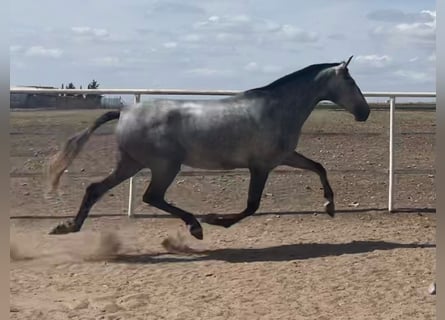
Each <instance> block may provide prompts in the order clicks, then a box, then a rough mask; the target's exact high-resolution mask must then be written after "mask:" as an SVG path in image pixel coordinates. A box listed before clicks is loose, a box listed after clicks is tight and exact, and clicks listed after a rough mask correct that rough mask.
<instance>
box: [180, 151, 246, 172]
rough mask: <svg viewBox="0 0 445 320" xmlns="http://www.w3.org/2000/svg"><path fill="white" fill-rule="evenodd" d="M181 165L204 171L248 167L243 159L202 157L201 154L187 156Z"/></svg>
mask: <svg viewBox="0 0 445 320" xmlns="http://www.w3.org/2000/svg"><path fill="white" fill-rule="evenodd" d="M183 163H184V164H185V165H186V166H189V167H192V168H197V169H206V170H232V169H237V168H247V167H248V163H247V161H246V160H245V159H243V158H241V159H240V158H236V157H233V158H226V157H218V156H217V155H216V154H212V155H207V156H203V155H202V154H201V155H199V154H189V155H187V156H186V158H185V159H184V161H183Z"/></svg>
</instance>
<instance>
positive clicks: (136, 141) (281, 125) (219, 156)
mask: <svg viewBox="0 0 445 320" xmlns="http://www.w3.org/2000/svg"><path fill="white" fill-rule="evenodd" d="M351 58H352V56H351V57H350V58H349V59H348V61H347V62H345V61H343V62H340V63H323V64H314V65H310V66H308V67H306V68H304V69H301V70H299V71H296V72H294V73H291V74H288V75H286V76H284V77H282V78H280V79H278V80H276V81H274V82H272V83H270V84H268V85H266V86H264V87H260V88H255V89H251V90H247V91H244V92H241V93H239V94H237V95H235V96H231V97H228V98H222V99H217V100H212V99H207V100H191V99H190V100H187V99H186V100H174V99H154V100H150V101H144V102H141V103H137V104H134V105H131V106H127V107H125V108H123V109H122V110H121V111H110V112H107V113H105V114H103V115H102V116H100V117H99V118H97V119H96V120H95V122H94V123H93V124H92V125H91V126H90V127H88V128H86V129H85V130H83V131H81V132H79V133H77V134H75V135H74V136H72V137H71V138H70V139H68V141H67V142H66V143H65V145H64V146H63V148H62V149H61V151H60V152H59V153H57V154H56V155H55V156H54V157H53V158H52V159H51V161H50V163H49V179H50V183H51V186H52V188H53V189H56V188H57V186H58V184H59V181H60V178H61V175H62V173H63V172H64V171H65V169H66V168H67V167H68V166H69V165H70V163H71V162H72V161H73V159H74V158H75V157H76V155H77V154H78V153H79V151H80V150H81V148H82V147H83V146H84V145H85V143H86V142H87V140H88V139H89V137H90V136H91V134H92V133H93V131H94V130H96V129H97V128H98V127H99V126H101V125H102V124H104V123H106V122H107V121H110V120H115V119H119V121H118V123H117V127H116V136H117V143H118V147H119V158H118V162H117V165H116V168H115V169H114V171H113V172H112V173H111V174H110V175H109V176H108V177H106V178H105V179H103V180H102V181H100V182H95V183H92V184H90V185H89V186H88V187H87V188H86V191H85V194H84V197H83V200H82V203H81V205H80V208H79V211H78V213H77V215H76V217H75V218H74V220H69V221H66V222H64V223H61V224H59V225H57V226H56V227H55V228H54V229H52V231H51V232H50V234H65V233H69V232H77V231H79V230H80V229H81V227H82V225H83V223H84V221H85V219H86V218H87V216H88V213H89V211H90V209H91V207H92V206H93V205H94V204H95V203H96V202H97V201H98V200H99V199H100V198H101V197H102V196H103V195H104V194H105V193H106V192H107V191H108V190H110V189H111V188H113V187H115V186H117V185H118V184H120V183H121V182H123V181H125V180H126V179H128V178H130V177H132V176H134V175H135V174H136V173H137V172H139V171H140V170H141V169H143V168H149V169H150V170H151V182H150V184H149V186H148V188H147V190H146V191H145V193H144V195H143V198H142V199H143V201H144V202H145V203H148V204H150V205H152V206H154V207H156V208H158V209H161V210H164V211H166V212H168V213H170V214H172V215H174V216H176V217H179V218H181V219H182V220H183V221H184V222H185V224H186V225H187V227H188V229H189V231H190V233H191V234H192V235H193V236H194V237H196V238H197V239H202V238H203V232H202V227H201V224H200V223H199V221H198V220H197V219H196V218H195V216H194V215H193V214H191V213H189V212H187V211H184V210H182V209H180V208H178V207H176V206H173V205H172V204H169V203H168V202H167V201H166V200H165V193H166V191H167V188H168V187H169V186H170V185H171V183H172V182H173V180H174V179H175V177H176V175H177V174H178V172H179V171H180V169H181V165H187V166H190V167H193V168H201V169H210V170H212V169H226V170H230V169H236V168H247V169H248V170H249V173H250V184H249V190H248V198H247V207H246V209H245V210H244V211H242V212H241V213H239V214H226V215H217V214H208V215H205V216H204V218H203V219H202V220H201V221H202V222H204V223H208V224H213V225H219V226H223V227H226V228H228V227H230V226H232V225H233V224H235V223H237V222H239V221H241V220H242V219H244V218H246V217H248V216H250V215H252V214H254V213H255V212H256V211H257V209H258V207H259V205H260V200H261V195H262V193H263V189H264V186H265V183H266V180H267V178H268V176H269V173H270V172H271V171H272V170H273V169H274V168H276V167H277V166H279V165H286V166H290V167H294V168H300V169H306V170H310V171H313V172H315V173H316V174H318V176H319V177H320V180H321V184H322V186H323V189H324V197H325V198H326V200H327V202H326V203H325V210H326V212H327V213H328V214H329V215H330V216H331V217H333V216H334V212H335V206H334V194H333V191H332V188H331V186H330V185H329V182H328V178H327V174H326V170H325V168H324V167H323V166H322V165H321V164H320V163H318V162H315V161H313V160H311V159H308V158H306V157H305V156H303V155H302V154H300V153H298V152H296V151H295V149H296V147H297V144H298V140H299V136H300V132H301V128H302V126H303V124H304V123H305V121H306V119H307V118H308V117H309V115H310V114H311V112H312V110H313V109H314V107H315V106H316V105H317V103H318V102H320V101H322V100H329V101H332V102H334V103H336V104H338V105H340V106H343V107H344V108H345V109H346V110H348V111H349V112H350V113H352V114H353V115H354V117H355V120H356V121H366V120H367V118H368V116H369V113H370V109H369V105H368V103H367V102H366V100H365V98H364V97H363V94H362V92H361V91H360V88H359V87H358V86H357V85H356V83H355V81H354V79H353V78H352V77H351V75H350V74H349V71H348V64H349V62H350V61H351Z"/></svg>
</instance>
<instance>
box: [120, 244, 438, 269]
mask: <svg viewBox="0 0 445 320" xmlns="http://www.w3.org/2000/svg"><path fill="white" fill-rule="evenodd" d="M435 247H436V245H435V244H429V243H425V244H419V243H407V244H404V243H396V242H386V241H352V242H349V243H336V244H331V243H301V244H287V245H281V246H273V247H267V248H226V249H216V250H208V251H202V252H197V253H194V254H190V255H171V254H168V253H167V252H164V253H151V254H119V255H117V256H115V257H114V258H113V259H112V261H113V262H121V263H142V264H143V263H174V262H187V261H188V262H191V261H208V260H219V261H226V262H231V263H245V262H264V261H291V260H306V259H311V258H320V257H326V256H341V255H344V254H357V253H366V252H372V251H375V250H394V249H417V248H435Z"/></svg>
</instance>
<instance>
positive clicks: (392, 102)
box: [10, 87, 436, 217]
mask: <svg viewBox="0 0 445 320" xmlns="http://www.w3.org/2000/svg"><path fill="white" fill-rule="evenodd" d="M240 92H242V91H240V90H188V89H47V88H29V87H12V88H10V93H28V94H85V95H94V94H95V95H97V94H123V95H134V102H135V103H138V102H140V101H141V95H204V96H231V95H235V94H238V93H240ZM363 95H364V96H365V97H375V98H389V165H388V211H389V212H393V211H394V201H393V200H394V192H395V190H394V112H395V108H396V97H398V98H436V92H385V91H381V92H380V91H377V92H375V91H374V92H363ZM134 196H135V194H134V179H133V177H132V178H130V181H129V195H128V211H127V214H128V216H129V217H131V216H132V215H133V212H134Z"/></svg>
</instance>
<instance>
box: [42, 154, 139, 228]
mask: <svg viewBox="0 0 445 320" xmlns="http://www.w3.org/2000/svg"><path fill="white" fill-rule="evenodd" d="M141 169H142V166H141V165H140V164H139V163H137V162H136V161H135V160H133V159H131V158H130V157H128V156H127V155H126V154H124V153H122V152H121V154H120V158H119V161H118V163H117V166H116V168H115V169H114V171H113V172H112V173H111V174H110V175H109V176H108V177H106V178H105V179H103V180H102V181H100V182H94V183H92V184H90V185H89V186H88V187H87V188H86V190H85V194H84V197H83V200H82V203H81V205H80V208H79V211H78V213H77V215H76V217H75V218H74V220H69V221H66V222H65V223H62V224H59V225H57V226H56V227H55V228H54V229H53V230H52V231H51V232H50V234H65V233H70V232H77V231H79V230H80V229H81V227H82V225H83V223H84V221H85V219H86V218H87V217H88V213H89V211H90V209H91V208H92V207H93V205H94V204H95V203H96V202H97V201H98V200H99V199H100V198H101V197H102V196H103V195H104V194H105V193H106V192H107V191H108V190H110V189H112V188H113V187H115V186H117V185H118V184H120V183H121V182H123V181H124V180H126V179H128V178H130V177H132V176H133V175H135V174H136V173H137V172H138V171H139V170H141Z"/></svg>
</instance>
